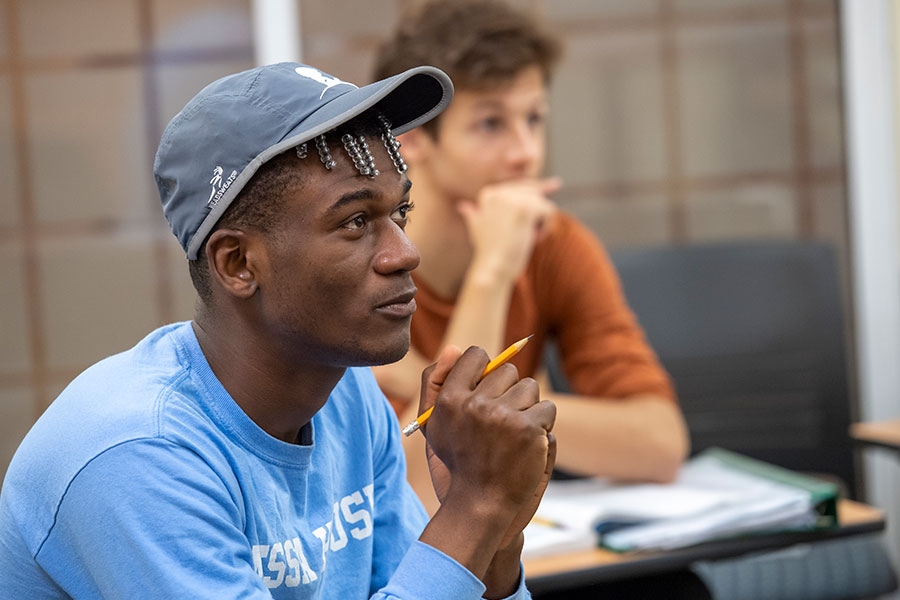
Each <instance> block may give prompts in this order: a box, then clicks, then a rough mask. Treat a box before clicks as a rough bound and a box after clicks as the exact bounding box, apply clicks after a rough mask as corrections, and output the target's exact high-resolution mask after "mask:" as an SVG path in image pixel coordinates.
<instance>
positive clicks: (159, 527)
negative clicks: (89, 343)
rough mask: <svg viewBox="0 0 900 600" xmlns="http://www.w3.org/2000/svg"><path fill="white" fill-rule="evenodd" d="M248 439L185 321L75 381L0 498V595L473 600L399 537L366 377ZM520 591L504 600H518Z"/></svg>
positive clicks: (394, 480) (391, 447) (399, 512)
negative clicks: (293, 436) (297, 427)
mask: <svg viewBox="0 0 900 600" xmlns="http://www.w3.org/2000/svg"><path fill="white" fill-rule="evenodd" d="M304 433H305V435H306V436H307V437H308V439H306V440H304V441H305V442H308V445H296V444H288V443H285V442H282V441H280V440H277V439H275V438H273V437H271V436H270V435H268V434H267V433H265V432H264V431H263V430H262V429H260V428H259V427H258V426H257V425H256V424H255V423H254V422H253V421H251V420H250V418H249V417H248V416H247V415H246V414H245V413H244V412H243V411H242V410H241V409H240V408H239V407H238V405H237V404H236V403H235V402H234V400H233V399H232V398H231V397H230V396H229V394H228V393H227V392H226V391H225V389H224V388H223V387H222V385H221V384H220V383H219V381H218V380H217V379H216V377H215V376H214V375H213V373H212V371H211V369H210V367H209V364H208V363H207V362H206V359H205V358H204V356H203V353H202V352H201V350H200V346H199V344H198V343H197V339H196V337H195V336H194V332H193V329H192V327H191V325H190V323H180V324H175V325H169V326H166V327H162V328H160V329H158V330H156V331H154V332H153V333H151V334H150V335H148V336H147V337H146V338H145V339H144V340H142V341H141V342H140V343H139V344H138V345H137V346H135V347H134V348H133V349H131V350H129V351H127V352H124V353H122V354H118V355H116V356H113V357H110V358H108V359H106V360H103V361H101V362H100V363H98V364H96V365H94V366H93V367H91V368H89V369H88V370H86V371H85V372H84V373H82V374H81V375H80V376H79V377H78V378H76V379H75V380H74V381H73V382H72V383H71V384H70V385H69V386H68V387H67V388H66V389H65V390H64V391H63V393H62V394H61V395H60V396H59V398H58V399H57V400H56V401H55V402H54V403H53V404H52V405H51V406H50V408H49V409H48V410H47V411H46V412H45V414H44V415H43V416H42V417H41V418H40V419H39V420H38V422H37V423H36V424H35V426H34V427H33V428H32V430H31V432H29V434H28V435H27V436H26V438H25V440H24V441H23V442H22V445H21V446H20V447H19V450H18V451H17V453H16V455H15V457H14V458H13V460H12V463H11V464H10V467H9V470H8V472H7V475H6V479H5V481H4V484H3V489H2V493H0V598H11V599H12V598H16V599H18V598H29V599H44V598H77V599H82V598H84V599H88V598H106V599H119V598H121V599H126V598H127V599H132V598H142V599H144V598H146V599H154V598H160V599H167V600H170V599H172V598H192V599H202V598H210V599H213V598H214V599H216V600H221V599H223V598H229V599H231V598H235V599H236V598H247V599H250V598H270V597H271V598H276V599H299V598H304V599H305V598H317V599H318V598H321V599H327V598H332V599H335V600H347V599H355V598H367V597H370V596H371V597H372V598H430V599H435V600H440V599H444V598H446V599H447V600H450V599H452V600H460V599H465V598H479V597H480V596H481V595H482V594H483V592H484V586H483V585H482V583H481V582H480V581H479V580H478V579H477V578H476V577H475V576H474V575H472V574H471V573H470V572H469V571H468V570H466V569H465V568H464V567H462V566H461V565H460V564H459V563H457V562H456V561H454V560H453V559H451V558H450V557H448V556H447V555H445V554H443V553H441V552H439V551H437V550H435V549H434V548H432V547H430V546H428V545H426V544H423V543H421V542H418V541H417V537H418V536H419V534H420V533H421V531H422V529H423V527H424V526H425V523H426V521H427V517H426V514H425V511H424V509H423V508H422V506H421V504H420V503H419V501H418V499H417V498H416V497H415V494H414V493H413V492H412V490H411V488H410V487H409V485H408V484H407V483H406V478H405V462H404V458H403V452H402V448H401V445H400V439H399V427H398V423H397V420H396V417H395V416H394V413H393V411H392V410H391V408H390V405H389V404H388V403H387V401H386V400H385V399H384V396H383V395H382V393H381V391H380V390H379V388H378V386H377V384H376V383H375V380H374V378H373V376H372V374H371V371H370V370H369V369H348V370H347V372H346V374H345V375H344V377H343V379H341V381H340V383H339V384H338V385H337V386H336V387H335V389H334V391H333V392H332V394H331V397H330V398H329V400H328V402H327V403H326V404H325V406H324V407H323V408H322V410H320V411H319V413H317V414H316V416H315V417H314V418H313V420H312V423H311V427H309V428H307V429H306V430H305V431H304ZM527 597H528V592H527V590H526V589H525V586H524V581H523V580H520V585H519V590H518V591H517V592H516V595H515V596H514V598H527Z"/></svg>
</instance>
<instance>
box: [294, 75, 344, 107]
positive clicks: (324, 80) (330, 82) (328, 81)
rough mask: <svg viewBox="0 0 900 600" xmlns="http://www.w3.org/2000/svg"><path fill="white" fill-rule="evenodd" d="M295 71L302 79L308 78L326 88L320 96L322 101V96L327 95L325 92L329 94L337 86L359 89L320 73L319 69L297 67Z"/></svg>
mask: <svg viewBox="0 0 900 600" xmlns="http://www.w3.org/2000/svg"><path fill="white" fill-rule="evenodd" d="M294 71H295V72H296V73H297V75H300V76H301V77H306V78H307V79H312V80H313V81H317V82H319V83H321V84H322V85H324V86H325V89H324V90H322V93H321V94H319V100H321V99H322V96H324V95H325V92H327V91H328V90H330V89H331V88H333V87H334V86H336V85H341V84H344V85H350V86H353V87H354V88H356V87H357V86H355V85H353V84H352V83H350V82H347V81H343V80H341V79H338V78H337V77H332V76H331V75H326V74H325V73H323V72H322V71H319V70H318V69H313V68H312V67H297V68H296V69H294Z"/></svg>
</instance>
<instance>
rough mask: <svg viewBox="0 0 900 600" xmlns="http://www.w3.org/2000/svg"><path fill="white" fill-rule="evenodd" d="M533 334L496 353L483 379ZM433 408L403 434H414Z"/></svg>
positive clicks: (419, 417)
mask: <svg viewBox="0 0 900 600" xmlns="http://www.w3.org/2000/svg"><path fill="white" fill-rule="evenodd" d="M533 336H534V334H533V333H532V334H531V335H529V336H528V337H526V338H522V339H521V340H519V341H518V342H516V343H515V344H513V345H512V346H510V347H509V348H507V349H506V350H504V351H503V352H501V353H500V354H498V355H497V358H495V359H494V360H492V361H491V362H489V363H488V364H487V366H486V367H485V368H484V371H482V372H481V378H482V379H484V378H485V377H487V376H488V374H489V373H491V372H493V371H494V369H496V368H497V367H499V366H500V365H502V364H504V363H505V362H506V361H508V360H509V359H511V358H512V357H513V356H515V355H516V354H518V353H519V350H521V349H522V348H524V347H525V344H527V343H528V340H530V339H531V338H532V337H533ZM433 410H434V407H433V406H432V407H431V408H429V409H428V410H426V411H425V412H423V413H422V414H421V415H419V416H418V417H417V418H416V420H415V421H413V422H412V423H410V424H409V425H407V426H406V427H404V428H403V435H405V436H410V435H412V434H414V433H415V432H416V431H417V430H418V429H419V428H421V427H422V425H424V424H425V423H426V421H428V417H430V416H431V411H433Z"/></svg>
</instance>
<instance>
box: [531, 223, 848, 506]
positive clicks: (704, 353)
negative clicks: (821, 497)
mask: <svg viewBox="0 0 900 600" xmlns="http://www.w3.org/2000/svg"><path fill="white" fill-rule="evenodd" d="M611 255H612V259H613V262H614V263H615V265H616V267H617V269H618V271H619V275H620V277H621V280H622V284H623V288H624V291H625V295H626V297H627V299H628V302H629V304H630V305H631V308H632V310H633V311H634V312H635V314H636V315H637V318H638V320H639V322H640V323H641V325H642V327H643V328H644V331H645V332H646V334H647V338H648V339H649V341H650V344H651V345H652V346H653V348H654V349H655V350H656V352H657V354H658V355H659V358H660V360H661V362H662V364H663V365H664V366H665V368H666V369H667V370H668V371H669V373H670V374H671V375H672V378H673V380H674V382H675V387H676V390H677V393H678V398H679V402H680V404H681V407H682V409H683V411H684V415H685V419H686V420H687V424H688V428H689V430H690V434H691V449H692V452H694V453H696V452H700V451H701V450H703V449H705V448H708V447H710V446H720V447H723V448H728V449H730V450H734V451H736V452H739V453H742V454H745V455H748V456H752V457H754V458H758V459H760V460H763V461H766V462H770V463H774V464H778V465H782V466H784V467H786V468H789V469H793V470H797V471H804V472H812V473H821V474H831V475H833V476H834V477H835V478H837V480H838V481H839V482H842V483H843V485H844V486H845V488H846V490H847V491H848V493H849V495H850V496H851V497H855V494H856V490H857V481H856V470H855V468H854V453H853V448H852V446H851V440H850V438H849V436H848V433H847V432H848V427H849V425H850V422H851V419H850V414H851V409H850V406H851V400H850V395H849V390H850V386H849V385H848V361H847V354H846V350H845V348H846V344H845V330H844V316H843V311H842V306H841V304H842V302H841V294H840V286H839V284H838V278H837V264H836V261H835V255H834V252H833V250H832V248H831V247H830V246H828V245H826V244H823V243H814V242H791V241H784V242H781V241H765V242H737V243H734V242H732V243H716V244H703V245H691V246H668V247H657V248H645V249H633V250H621V251H616V252H613V253H611ZM547 365H548V371H549V374H550V378H551V382H552V383H553V385H554V387H556V388H557V389H561V390H564V391H565V389H566V387H567V386H566V383H565V377H564V375H563V374H562V373H561V372H560V371H559V364H558V363H557V362H556V357H555V354H554V351H553V349H550V350H549V351H548V359H547Z"/></svg>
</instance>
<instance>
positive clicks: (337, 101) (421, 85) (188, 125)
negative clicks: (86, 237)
mask: <svg viewBox="0 0 900 600" xmlns="http://www.w3.org/2000/svg"><path fill="white" fill-rule="evenodd" d="M452 97H453V84H452V83H451V82H450V78H449V77H448V76H447V75H446V74H445V73H444V72H443V71H441V70H439V69H436V68H434V67H428V66H422V67H416V68H414V69H410V70H408V71H405V72H403V73H400V74H399V75H394V76H393V77H389V78H387V79H383V80H381V81H377V82H375V83H372V84H369V85H367V86H364V87H357V86H355V85H353V84H352V83H347V82H345V81H341V80H340V79H338V78H337V77H333V76H331V75H328V74H326V73H323V72H321V71H319V70H318V69H316V68H315V67H310V66H308V65H302V64H299V63H278V64H273V65H266V66H263V67H257V68H255V69H250V70H248V71H243V72H241V73H236V74H234V75H229V76H227V77H224V78H222V79H219V80H218V81H214V82H213V83H211V84H209V85H208V86H206V87H205V88H203V90H201V91H200V93H199V94H197V95H196V96H194V98H193V99H191V100H190V101H189V102H188V103H187V105H185V107H184V108H183V109H181V112H179V113H178V114H177V115H175V117H174V118H173V119H172V120H171V121H170V122H169V125H168V126H167V127H166V129H165V131H164V132H163V135H162V140H161V141H160V143H159V149H158V150H157V152H156V160H155V162H154V164H153V174H154V176H155V178H156V185H157V187H158V188H159V196H160V199H161V201H162V206H163V212H164V213H165V215H166V220H168V221H169V226H170V227H171V228H172V232H173V233H174V234H175V237H177V238H178V241H179V242H180V243H181V246H182V247H183V248H184V250H185V252H186V253H187V257H188V258H189V259H191V260H193V259H196V258H197V254H198V252H199V251H200V246H201V245H202V244H203V241H204V240H205V239H206V236H207V235H209V233H210V232H211V231H212V229H213V227H214V226H215V224H216V222H217V221H218V220H219V219H220V218H221V216H222V214H223V213H224V212H225V209H226V208H228V206H229V205H230V204H231V203H232V202H233V201H234V199H235V197H236V196H237V195H238V193H239V192H240V191H241V189H242V188H243V187H244V186H245V185H246V184H247V182H248V181H249V180H250V178H251V177H252V176H253V174H254V173H256V171H257V169H259V167H260V166H261V165H262V164H263V163H265V162H266V161H268V160H270V159H272V158H273V157H275V156H277V155H278V154H281V153H282V152H284V151H285V150H287V149H289V148H292V147H294V146H298V145H300V144H301V143H303V142H306V141H309V140H311V139H313V138H314V137H316V136H317V135H319V134H322V133H325V132H326V131H330V130H332V129H334V128H335V127H337V126H338V125H340V124H342V123H345V122H346V121H349V120H350V119H352V118H353V117H355V116H357V115H359V114H360V113H362V112H364V111H366V110H368V109H370V108H374V109H375V110H377V111H378V112H380V113H381V114H383V115H384V116H385V117H386V118H387V119H388V121H390V123H391V128H392V130H393V132H394V134H395V135H399V134H401V133H403V132H405V131H409V130H410V129H413V128H414V127H417V126H419V125H421V124H422V123H425V122H426V121H428V120H430V119H432V118H433V117H435V116H437V115H438V114H439V113H440V112H441V111H442V110H444V108H446V107H447V105H448V104H449V103H450V99H451V98H452Z"/></svg>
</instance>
